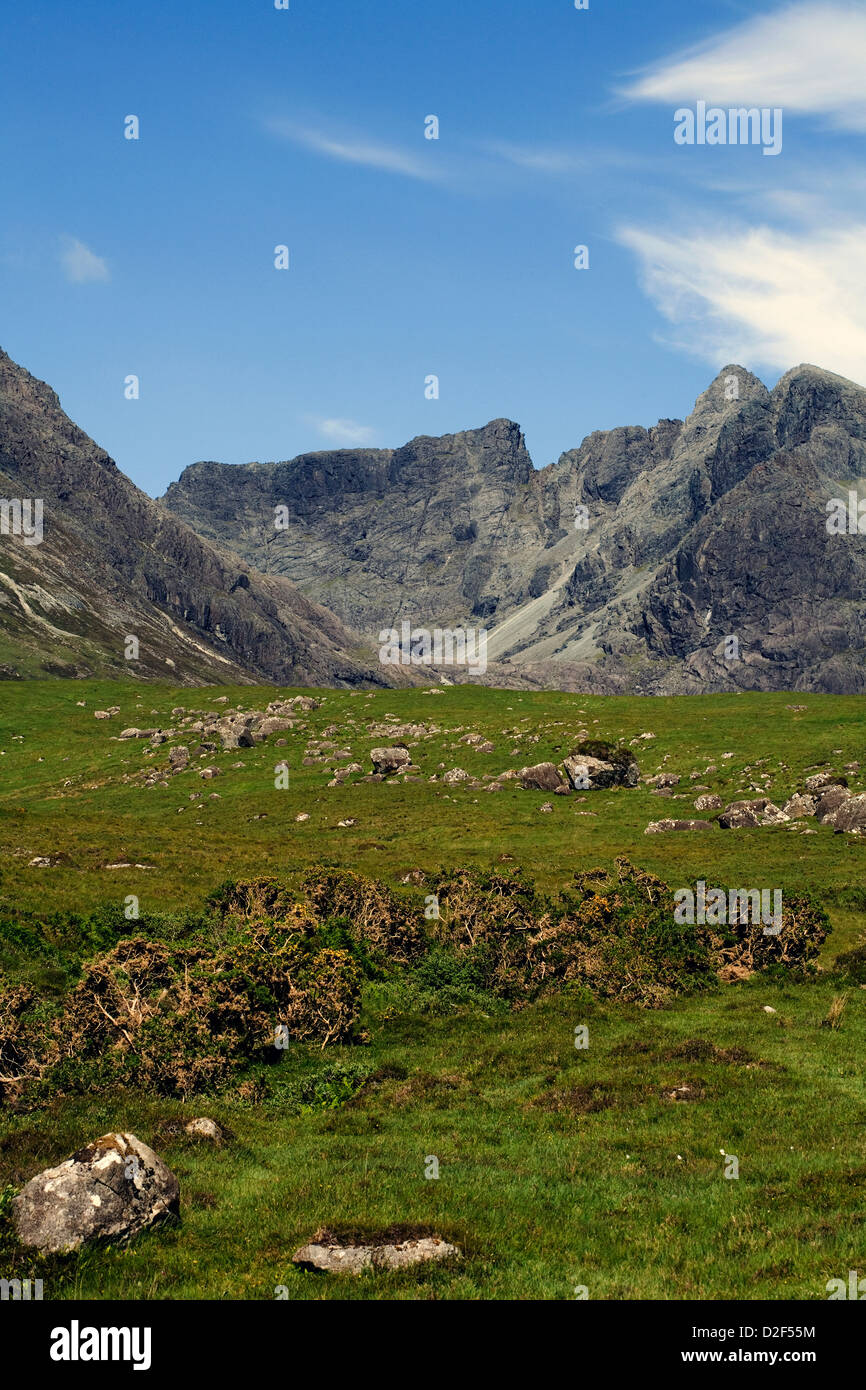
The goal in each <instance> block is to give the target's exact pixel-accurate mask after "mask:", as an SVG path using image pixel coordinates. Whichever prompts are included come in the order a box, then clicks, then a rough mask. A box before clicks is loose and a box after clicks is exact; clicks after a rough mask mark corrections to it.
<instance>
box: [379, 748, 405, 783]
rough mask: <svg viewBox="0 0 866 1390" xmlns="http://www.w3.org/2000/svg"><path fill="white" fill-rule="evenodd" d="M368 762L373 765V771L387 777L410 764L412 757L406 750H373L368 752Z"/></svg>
mask: <svg viewBox="0 0 866 1390" xmlns="http://www.w3.org/2000/svg"><path fill="white" fill-rule="evenodd" d="M370 761H371V762H372V764H373V771H374V772H375V773H380V774H381V775H382V776H384V777H388V776H390V775H391V773H393V772H397V771H398V769H399V768H401V767H405V766H406V764H407V763H411V761H412V755H411V753H410V752H409V749H408V748H401V747H399V746H398V747H395V748H373V749H371V751H370Z"/></svg>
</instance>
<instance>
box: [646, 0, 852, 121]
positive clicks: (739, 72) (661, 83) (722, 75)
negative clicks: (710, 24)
mask: <svg viewBox="0 0 866 1390" xmlns="http://www.w3.org/2000/svg"><path fill="white" fill-rule="evenodd" d="M864 71H866V10H864V7H863V6H862V4H857V5H853V4H842V3H836V2H835V0H824V2H823V3H822V0H806V2H805V3H804V2H803V0H798V3H796V4H793V5H787V6H785V7H784V8H782V9H779V10H775V11H773V12H772V13H771V14H763V15H758V16H756V17H755V18H754V19H749V20H747V21H746V22H745V23H743V24H740V25H737V27H736V28H734V29H729V30H726V31H725V32H724V33H722V34H718V35H716V36H714V37H713V38H712V39H710V40H709V41H708V42H706V43H704V44H701V45H700V46H698V47H696V48H692V49H689V50H688V51H687V52H685V53H681V54H679V55H677V56H675V57H672V58H668V59H665V60H663V61H662V62H660V63H658V64H656V65H655V66H653V67H651V68H649V69H648V70H647V71H645V72H643V73H641V74H640V75H639V76H637V77H636V78H635V80H634V81H632V82H631V83H629V84H628V85H627V86H626V87H625V89H624V92H623V94H624V95H625V96H628V97H631V98H633V99H635V100H646V101H658V102H680V101H685V102H694V101H697V100H700V99H703V100H706V101H707V102H709V103H711V104H716V105H721V106H739V105H749V106H770V107H776V106H781V107H782V108H783V109H785V110H786V111H792V112H794V111H798V112H805V113H811V114H813V115H823V116H825V117H827V118H828V119H829V120H830V121H831V122H832V123H833V124H834V125H836V126H839V127H841V128H845V129H848V130H856V131H862V130H866V81H864Z"/></svg>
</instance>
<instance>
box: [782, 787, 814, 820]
mask: <svg viewBox="0 0 866 1390" xmlns="http://www.w3.org/2000/svg"><path fill="white" fill-rule="evenodd" d="M782 810H783V811H784V813H785V815H786V816H788V817H789V818H790V819H791V820H799V819H800V817H801V816H814V814H815V798H814V797H813V796H806V795H804V794H802V793H800V792H796V793H795V794H794V796H792V797H790V798H789V799H788V800H787V801H786V802H785V804H784V806H783V807H782Z"/></svg>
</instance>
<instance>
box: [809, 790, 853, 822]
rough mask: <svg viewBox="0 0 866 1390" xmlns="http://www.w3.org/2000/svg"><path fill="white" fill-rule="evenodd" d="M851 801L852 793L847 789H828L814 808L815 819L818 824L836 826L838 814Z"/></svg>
mask: <svg viewBox="0 0 866 1390" xmlns="http://www.w3.org/2000/svg"><path fill="white" fill-rule="evenodd" d="M851 799H852V793H851V792H849V790H848V788H847V787H828V788H827V790H826V791H823V792H822V793H821V795H820V796H819V797H818V804H817V805H816V807H815V817H816V819H817V821H818V824H819V825H836V824H837V817H838V815H839V812H840V811H841V809H842V807H843V806H844V805H845V803H846V802H847V801H850V800H851Z"/></svg>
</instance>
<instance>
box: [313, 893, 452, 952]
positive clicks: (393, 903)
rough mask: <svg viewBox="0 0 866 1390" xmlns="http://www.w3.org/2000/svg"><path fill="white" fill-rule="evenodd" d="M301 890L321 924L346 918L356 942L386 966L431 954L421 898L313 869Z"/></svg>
mask: <svg viewBox="0 0 866 1390" xmlns="http://www.w3.org/2000/svg"><path fill="white" fill-rule="evenodd" d="M301 886H302V889H303V893H304V896H305V898H306V900H307V902H308V903H309V905H310V907H311V908H312V910H313V912H314V913H315V915H316V917H317V918H318V920H319V921H320V922H325V921H326V920H327V919H328V918H331V917H341V918H345V919H346V921H347V922H348V924H349V931H350V932H351V934H352V936H353V937H355V939H356V940H358V941H361V942H364V943H365V945H366V946H367V948H368V949H369V951H370V952H371V953H373V954H375V955H378V956H379V957H381V958H382V959H383V960H387V961H389V962H391V963H392V964H395V965H408V964H410V963H411V962H412V961H414V960H417V959H418V957H419V956H420V955H422V954H423V953H424V951H425V950H426V949H427V946H428V944H429V943H428V937H427V933H426V930H425V921H424V911H423V906H419V899H418V898H417V896H413V897H402V896H400V895H399V894H397V893H394V892H392V891H391V889H390V888H387V887H386V886H385V885H384V884H382V883H378V882H376V880H375V879H369V878H363V877H362V876H361V874H356V873H353V872H352V871H351V870H350V869H310V870H308V871H307V872H306V873H305V874H304V875H303V876H302V879H301Z"/></svg>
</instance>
